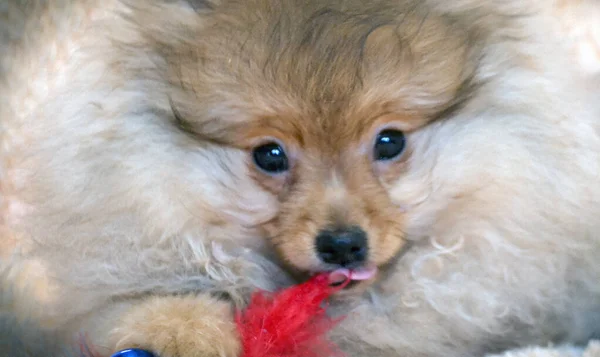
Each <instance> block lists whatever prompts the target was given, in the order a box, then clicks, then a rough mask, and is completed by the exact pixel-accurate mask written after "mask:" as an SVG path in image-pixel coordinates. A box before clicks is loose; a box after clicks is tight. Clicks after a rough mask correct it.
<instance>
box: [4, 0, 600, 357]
mask: <svg viewBox="0 0 600 357" xmlns="http://www.w3.org/2000/svg"><path fill="white" fill-rule="evenodd" d="M565 6H566V7H565ZM571 6H574V7H573V8H571ZM579 6H581V7H579ZM586 6H589V7H590V8H593V7H594V6H596V5H595V4H594V2H593V1H589V2H584V1H574V2H569V1H549V0H539V1H537V0H506V1H480V0H456V1H451V2H450V1H446V0H427V1H410V0H394V1H391V0H390V1H385V0H381V1H378V2H373V3H372V4H371V3H370V2H369V3H368V4H365V2H363V1H323V0H314V1H300V0H297V1H289V2H272V1H261V0H247V1H234V0H222V1H218V0H217V1H202V0H188V1H175V0H173V1H171V0H168V1H167V0H165V1H154V2H148V1H145V0H123V1H119V0H79V1H67V0H46V1H35V2H21V1H11V0H0V11H1V13H0V16H1V17H0V41H2V42H1V43H2V52H1V54H0V143H1V147H0V150H1V152H0V234H1V236H0V259H1V261H0V262H1V267H0V268H1V273H2V287H3V291H6V290H10V291H11V294H10V296H9V297H7V298H6V299H3V302H2V306H1V309H2V311H3V312H4V313H6V314H7V316H10V318H12V317H13V316H16V317H17V320H19V321H27V322H29V323H33V324H34V326H36V327H37V328H39V329H40V330H41V331H43V332H42V333H46V332H47V333H48V334H50V336H52V339H54V340H61V341H63V342H64V343H65V344H69V343H74V342H73V341H74V340H75V339H76V337H77V336H79V334H80V333H85V334H86V335H87V336H88V337H89V338H90V341H91V342H92V343H93V344H94V345H95V346H96V347H97V348H98V349H99V350H101V351H102V352H103V353H106V354H108V353H110V352H113V351H114V350H115V349H117V348H118V347H122V346H121V344H119V342H120V341H121V342H122V341H130V342H132V343H135V344H136V345H138V346H140V347H146V348H150V349H152V350H154V351H155V352H158V353H162V356H164V357H175V356H179V357H194V356H207V355H221V356H234V355H235V353H236V351H237V350H236V343H237V340H236V337H235V336H233V335H231V334H226V335H223V333H222V331H223V329H225V330H227V329H228V326H230V325H229V324H230V323H231V322H232V321H231V316H230V314H228V313H227V312H223V313H222V314H221V313H219V309H221V307H222V306H225V305H226V303H225V302H229V303H230V304H231V305H232V306H235V307H240V306H243V305H244V304H245V303H246V299H247V298H248V294H249V292H250V291H252V290H254V289H255V288H264V289H269V290H272V289H275V288H278V287H283V286H287V285H289V284H290V283H291V282H293V281H294V280H293V279H292V278H291V277H290V275H293V276H295V275H296V273H298V272H301V273H302V272H305V271H306V270H312V269H318V268H319V263H318V262H317V261H316V260H315V258H314V252H313V249H312V245H313V243H312V238H313V233H314V231H315V230H316V229H317V228H319V226H320V225H322V224H324V223H325V221H326V219H325V218H324V217H325V216H326V215H325V214H324V213H327V212H328V211H327V210H328V207H329V206H330V205H332V202H333V203H336V202H337V204H338V206H343V207H348V208H349V210H350V211H351V212H349V213H348V217H345V218H348V219H354V220H356V221H359V223H360V224H361V225H364V226H367V227H368V231H369V234H370V240H371V241H370V243H371V244H372V247H373V254H374V256H375V258H373V259H374V263H375V264H377V265H379V266H380V272H381V274H380V276H379V277H378V280H377V281H376V282H374V283H373V284H371V285H369V284H364V285H361V286H359V287H358V288H357V289H355V290H352V291H348V292H347V293H345V294H344V296H340V299H339V300H338V301H337V303H336V304H335V306H333V309H332V313H347V314H348V318H347V319H346V320H344V323H343V324H341V325H340V326H339V328H338V329H337V330H336V331H335V333H334V334H333V336H332V337H333V338H334V339H335V340H336V341H337V342H338V343H340V345H341V346H342V347H343V348H344V349H345V350H346V351H347V353H348V355H349V356H350V357H353V356H381V357H386V356H390V357H394V356H403V357H418V356H447V357H453V356H457V357H458V356H461V357H469V356H480V355H483V354H485V353H494V352H499V351H503V350H504V349H506V348H512V347H518V346H527V345H535V344H540V345H546V344H547V343H548V342H556V343H562V342H565V343H573V344H583V343H586V342H587V341H588V340H589V339H590V338H591V337H593V336H597V335H598V334H600V323H599V322H598V321H600V299H599V297H600V284H598V281H599V278H600V265H599V264H598V263H597V260H598V259H597V256H598V253H600V236H599V233H598V232H599V231H600V220H598V218H597V217H598V216H599V213H600V185H598V184H597V183H598V179H599V177H600V135H599V134H600V120H599V118H600V114H599V108H598V107H599V105H598V101H597V93H598V83H599V80H598V77H597V73H596V72H594V66H593V56H592V55H589V51H588V52H585V51H583V52H581V51H577V49H576V48H575V47H576V46H575V47H574V46H573V42H569V41H570V40H569V37H564V36H563V34H564V33H565V30H564V28H563V25H564V26H567V27H569V24H570V23H571V24H572V22H570V21H566V22H562V19H563V18H564V17H563V16H562V15H563V14H568V15H569V16H573V17H575V18H579V17H581V18H585V17H586V16H587V14H590V13H591V12H589V11H583V10H581V9H582V8H585V7H586ZM328 7H329V8H328ZM557 9H560V11H559V10H557ZM565 9H568V10H569V11H567V10H565ZM570 9H574V10H573V11H572V12H571V10H570ZM576 14H580V15H576ZM346 16H349V17H348V18H349V19H350V20H347V22H345V21H346V20H344V19H346ZM278 19H279V20H281V21H279V22H278V21H277V20H278ZM380 19H383V20H382V21H384V22H385V21H390V23H391V24H392V26H391V27H385V26H383V27H381V29H382V31H381V32H378V31H375V32H373V37H371V39H372V42H370V41H367V38H368V36H367V37H365V39H364V41H363V42H358V43H357V42H356V41H357V38H358V39H361V41H362V37H360V35H365V36H366V34H371V33H370V32H369V31H367V30H368V29H369V26H370V25H371V24H376V25H381V24H380V22H379V20H380ZM217 20H218V21H217ZM309 20H310V21H314V23H311V22H310V21H309ZM336 21H339V23H338V22H336ZM577 23H578V24H579V25H581V26H585V24H588V25H587V26H585V27H586V28H587V30H586V31H591V32H592V33H597V27H596V30H594V22H593V21H581V22H577ZM332 24H338V25H340V24H341V25H340V26H338V27H335V30H336V31H339V32H335V31H332V30H331V27H330V26H333V25H332ZM365 24H366V25H369V26H366V27H360V26H358V25H361V26H362V25H365ZM357 26H358V27H357ZM394 26H398V27H397V28H398V29H399V30H398V31H400V32H399V33H396V32H394V28H395V27H394ZM569 28H570V27H569ZM273 29H275V30H273ZM300 30H302V31H306V32H299V31H300ZM286 31H289V32H286ZM361 31H362V32H361ZM594 31H596V32H594ZM572 33H573V34H574V35H573V36H574V37H573V38H579V37H577V32H576V31H575V32H572ZM302 35H306V36H305V37H306V38H305V40H306V41H305V42H303V41H301V40H302V38H301V37H302ZM309 35H310V36H309ZM396 35H399V36H400V40H398V42H393V41H395V40H394V39H395V38H396V37H395V36H396ZM290 38H293V39H294V41H296V42H292V43H293V44H294V45H295V46H297V47H292V49H294V51H292V52H289V53H288V52H285V50H286V49H287V48H286V46H285V45H286V43H288V42H287V41H288V40H289V39H290ZM346 40H347V41H346ZM290 41H291V40H290ZM345 41H346V42H345ZM361 43H363V44H365V53H364V54H365V56H366V57H364V58H363V57H361V56H358V55H357V53H360V54H361V55H362V54H363V53H362V52H360V51H357V49H358V48H357V47H355V46H359V44H361ZM391 43H393V44H398V43H399V44H401V46H400V45H399V46H400V48H401V51H400V52H395V51H396V50H397V48H395V47H394V46H392V45H390V44H391ZM592 43H593V41H592ZM305 44H308V45H307V47H303V46H304V45H305ZM353 46H354V47H353ZM331 48H334V49H336V51H338V52H331V51H327V50H328V49H331ZM300 50H306V51H305V52H303V51H300ZM278 51H279V52H278ZM331 53H333V54H336V55H335V56H333V57H332V58H330V57H328V55H330V54H331ZM586 53H587V55H586ZM398 54H401V55H402V56H401V59H402V61H400V60H397V57H396V55H398ZM581 54H583V56H579V55H581ZM353 56H354V57H353ZM578 56H579V57H578ZM365 59H367V60H365ZM590 59H592V60H590ZM350 60H353V61H354V60H356V63H354V62H351V61H350ZM363 60H365V61H366V62H365V63H366V64H365V67H366V69H365V76H363V77H360V76H359V77H356V76H354V74H353V72H352V70H354V69H355V67H356V66H359V65H363V62H361V61H363ZM580 60H581V61H580ZM357 63H358V64H357ZM582 63H583V64H584V65H581V64H582ZM590 63H591V64H590ZM276 69H277V70H276ZM300 70H302V71H300ZM361 70H362V67H361ZM359 79H363V80H364V81H362V82H361V81H359ZM463 84H465V85H464V86H463ZM466 84H468V85H466ZM350 94H352V95H350ZM381 102H385V103H386V105H387V106H385V109H386V110H390V111H392V112H393V113H392V114H393V115H392V116H391V117H386V118H385V120H386V121H389V122H393V123H394V124H395V125H398V126H402V129H405V130H406V132H407V142H408V145H409V146H408V150H407V152H406V154H405V155H404V156H403V160H401V161H400V162H398V163H397V165H395V166H393V167H391V168H389V167H388V168H386V169H385V170H383V171H381V172H379V171H378V173H377V175H375V174H374V173H373V172H372V167H371V166H370V163H368V162H366V159H365V158H364V157H358V159H356V160H355V161H352V160H351V159H352V157H350V158H347V157H346V156H345V155H349V154H350V153H353V152H355V151H352V150H354V147H351V145H350V144H353V143H354V144H357V145H359V144H364V141H361V140H362V139H361V140H359V139H356V137H359V136H360V137H361V138H362V137H363V136H365V135H367V134H365V133H363V132H362V130H366V129H365V128H370V127H371V125H375V124H372V123H371V122H367V121H366V118H367V117H369V115H375V114H377V115H379V114H381V112H380V111H381V110H382V108H381V106H378V105H379V104H380V103H381ZM340 103H343V104H345V105H340ZM374 103H375V104H374ZM346 104H347V105H346ZM376 104H377V105H376ZM376 107H377V108H376ZM174 108H176V109H177V112H175V111H174V110H173V109H174ZM336 113H346V114H347V115H346V116H342V115H339V116H338V115H335V114H336ZM348 113H349V114H348ZM325 114H327V115H325ZM358 114H360V115H358ZM319 115H322V116H319ZM181 117H183V118H184V119H186V120H185V121H183V122H182V121H181V120H179V119H181ZM317 117H318V118H326V119H323V121H319V120H317V119H315V118H317ZM265 118H266V119H265ZM273 118H275V119H276V120H275V121H277V122H279V123H282V125H281V126H282V128H281V130H282V131H284V132H285V133H286V135H283V138H282V140H283V139H286V140H287V139H289V138H290V137H291V136H292V135H290V134H289V132H290V131H291V130H292V129H293V130H296V129H298V128H299V131H300V132H301V135H300V139H298V142H299V143H300V144H298V145H297V146H298V147H299V148H298V152H299V154H298V157H302V158H307V157H309V158H310V159H311V160H313V161H312V162H311V163H310V164H307V165H305V166H304V167H305V168H306V170H299V171H300V172H299V173H298V175H299V176H298V180H297V181H298V182H302V183H305V185H304V186H302V185H301V186H293V189H290V190H287V191H286V190H283V191H282V187H284V186H283V184H282V183H281V182H278V181H277V180H270V179H265V178H261V177H260V175H257V173H256V171H255V170H254V168H253V166H252V165H251V164H249V159H248V156H249V155H248V149H249V148H248V147H238V143H243V145H250V142H245V141H244V140H250V139H252V138H254V137H256V136H264V135H267V133H266V132H265V128H264V127H265V125H262V124H261V123H262V122H261V120H263V119H264V120H267V119H270V120H271V121H270V122H269V123H270V124H269V125H267V126H272V125H273ZM259 119H260V120H259ZM247 124H251V125H247ZM324 128H329V129H331V130H342V129H347V130H348V132H347V133H346V132H344V133H345V134H344V135H340V136H339V137H338V136H336V137H335V138H334V139H335V140H332V138H331V137H329V136H327V135H324V133H327V131H324ZM342 131H343V130H342ZM336 133H337V132H336ZM268 134H269V135H271V134H273V133H268ZM346 134H347V135H346ZM363 134H364V135H363ZM361 135H362V136H361ZM238 139H239V140H238ZM250 141H251V140H250ZM367 141H368V140H367ZM346 144H348V146H346ZM239 145H242V144H239ZM303 145H304V146H303ZM306 148H310V149H311V150H314V152H309V153H308V154H310V155H308V154H306V152H304V156H303V155H301V154H302V153H303V152H302V149H306ZM317 149H319V150H317ZM321 149H322V150H321ZM315 152H316V153H315ZM338 157H340V158H341V157H344V160H345V161H344V163H343V164H340V163H338V162H335V160H333V161H334V162H335V165H331V166H330V167H328V166H327V165H325V164H324V163H323V162H321V161H319V160H321V159H323V158H327V159H331V158H338ZM338 164H339V165H338ZM338 166H342V167H344V168H346V171H345V172H344V174H343V175H342V174H340V175H337V174H336V175H331V177H329V176H323V177H325V179H322V176H320V174H321V172H320V171H319V170H325V169H329V168H331V167H336V168H337V167H338ZM349 168H355V170H354V171H352V170H349ZM311 170H315V171H311ZM325 171H326V170H325ZM342 171H343V170H342ZM373 171H375V170H373ZM286 184H287V183H286ZM336 200H337V201H336ZM274 222H275V223H276V224H273V223H274ZM387 227H392V228H393V229H388V231H385V232H383V231H384V230H385V229H386V228H387ZM265 237H267V238H274V239H265ZM288 273H292V274H288ZM190 299H191V300H192V301H193V302H190ZM224 301H225V302H224ZM186 307H187V308H190V309H192V310H193V311H191V312H189V313H188V312H186V311H185V310H182V309H185V308H186ZM225 310H226V309H225ZM206 311H209V314H210V316H211V317H210V318H207V317H206V316H207V315H206V314H205V313H204V312H206ZM198 314H199V315H200V316H202V317H203V318H196V319H194V318H193V317H194V316H198ZM188 317H192V318H190V319H189V320H186V318H188ZM183 320H185V322H184V325H185V326H186V328H185V329H182V321H183ZM10 321H13V320H10ZM142 322H143V323H144V326H145V328H146V329H147V330H146V332H144V333H139V331H140V330H139V329H138V328H137V327H136V326H139V324H140V323H142ZM156 328H160V332H161V333H162V334H163V335H162V337H163V338H158V337H157V334H156V333H155V332H156V331H157V330H156ZM153 331H154V332H153ZM189 331H198V332H197V333H196V334H190V333H189ZM227 336H228V337H227ZM128 338H129V340H128ZM36 341H38V342H36ZM209 342H210V343H209ZM29 343H32V344H36V343H39V340H36V339H32V340H31V341H29ZM206 346H209V347H206ZM36 347H37V346H36ZM204 347H206V349H204Z"/></svg>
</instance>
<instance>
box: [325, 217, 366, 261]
mask: <svg viewBox="0 0 600 357" xmlns="http://www.w3.org/2000/svg"><path fill="white" fill-rule="evenodd" d="M316 243H317V252H318V254H319V257H320V258H321V260H322V261H323V262H325V263H328V264H336V265H341V266H343V267H352V266H355V265H358V264H360V263H362V262H364V261H365V259H366V258H367V234H366V233H365V231H363V230H362V229H360V228H358V227H350V228H345V229H338V230H322V231H321V232H319V234H318V235H317V241H316Z"/></svg>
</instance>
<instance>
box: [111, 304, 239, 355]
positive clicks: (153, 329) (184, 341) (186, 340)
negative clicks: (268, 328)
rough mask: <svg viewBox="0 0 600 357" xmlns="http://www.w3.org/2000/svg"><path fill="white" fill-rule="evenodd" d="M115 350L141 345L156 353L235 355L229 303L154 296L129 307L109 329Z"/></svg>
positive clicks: (236, 341)
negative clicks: (111, 329) (115, 325)
mask: <svg viewBox="0 0 600 357" xmlns="http://www.w3.org/2000/svg"><path fill="white" fill-rule="evenodd" d="M111 340H112V341H113V342H114V343H113V346H115V347H116V350H121V349H126V348H141V349H145V350H148V351H151V352H153V353H155V354H156V355H157V356H159V357H237V356H238V355H239V353H240V342H239V335H238V333H237V329H236V326H235V323H234V319H233V313H232V310H231V307H230V306H229V305H228V304H226V303H224V302H221V301H217V300H215V299H213V298H211V297H210V296H207V295H200V296H186V297H153V298H150V299H148V300H145V301H144V302H142V303H140V304H138V305H135V306H134V307H132V308H131V309H130V310H129V311H128V312H127V313H126V314H125V315H124V316H123V318H122V319H121V322H120V325H119V326H118V327H117V328H115V329H114V330H113V331H112V333H111Z"/></svg>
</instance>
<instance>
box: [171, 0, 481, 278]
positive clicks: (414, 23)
mask: <svg viewBox="0 0 600 357" xmlns="http://www.w3.org/2000/svg"><path fill="white" fill-rule="evenodd" d="M379 5H381V6H377V7H372V8H371V7H369V5H364V4H362V2H359V1H357V2H355V3H354V4H352V2H348V3H347V4H346V5H345V6H346V8H344V9H342V8H341V7H340V6H341V5H339V4H338V5H336V4H333V5H331V4H330V6H329V7H325V6H324V5H322V4H321V2H319V1H314V2H312V1H311V2H289V3H288V2H285V3H282V4H279V3H277V4H274V3H272V2H266V1H265V2H262V1H250V2H245V3H244V4H237V5H235V4H229V5H228V6H223V9H222V10H219V9H218V8H217V9H216V10H214V12H210V13H209V15H207V17H206V20H205V21H206V22H205V23H204V25H203V26H202V31H203V32H202V36H201V38H200V39H198V42H197V43H194V44H193V45H191V44H187V47H186V48H188V49H187V50H186V49H180V50H179V51H177V50H175V51H171V52H172V53H173V55H172V57H171V58H172V59H173V63H175V65H174V66H173V68H175V70H174V71H173V73H175V77H176V78H177V81H178V83H179V84H181V88H182V89H184V90H183V91H182V92H181V93H180V95H179V96H178V97H175V100H174V108H175V112H176V114H177V115H176V118H177V121H178V122H179V123H180V124H181V126H182V127H184V128H185V129H186V130H188V131H190V132H191V133H193V134H194V135H200V136H202V137H203V138H204V139H207V140H213V141H216V142H218V143H221V144H225V145H230V146H234V147H237V148H239V149H241V150H243V152H244V153H245V155H246V157H247V164H248V165H249V167H250V172H251V173H252V174H251V176H252V179H253V180H256V181H257V182H258V184H259V185H260V187H262V190H264V194H266V195H270V196H273V197H275V198H276V199H277V202H278V207H277V209H276V214H275V215H274V216H273V218H272V219H271V220H270V221H269V222H267V223H265V224H264V225H263V226H264V228H265V229H266V230H267V232H268V235H269V236H270V239H271V241H272V243H273V244H274V246H275V247H276V248H277V250H278V251H279V252H280V254H281V256H282V258H283V259H284V261H286V262H287V263H289V265H290V266H291V267H292V268H293V269H295V270H297V271H300V272H305V273H313V272H319V271H334V270H337V271H339V272H341V273H343V274H345V275H350V276H351V277H352V278H353V279H355V280H370V278H372V277H374V276H375V274H376V272H377V268H378V267H381V266H383V265H385V264H386V263H387V262H389V261H390V259H392V258H393V257H394V256H395V255H396V254H397V253H398V252H399V250H400V249H401V248H402V246H403V244H404V241H405V237H404V234H403V228H404V227H403V207H402V206H401V205H400V204H398V201H397V200H395V199H394V197H393V196H392V195H391V194H390V191H391V189H392V188H393V187H394V185H396V184H397V183H398V182H399V180H401V179H402V176H403V174H404V173H405V171H407V170H409V168H410V165H411V145H412V143H411V135H412V133H414V132H416V131H418V130H420V129H421V128H423V127H424V126H426V125H429V124H430V123H431V122H434V121H435V120H437V119H439V118H441V117H443V116H444V114H445V113H447V112H449V111H451V110H452V109H454V108H456V107H458V106H459V105H460V103H461V101H462V100H463V99H465V98H466V97H467V96H468V89H469V87H470V84H471V83H470V82H469V80H470V78H471V77H470V76H471V74H472V72H473V67H474V63H473V61H472V60H471V55H472V53H473V51H472V48H471V46H469V45H468V43H469V35H468V33H467V31H466V30H464V29H463V28H461V27H460V26H458V25H457V24H456V23H454V22H451V21H449V20H448V19H445V18H443V17H441V16H440V17H436V16H435V15H433V14H431V13H429V12H428V11H426V9H419V7H418V6H417V7H415V6H414V4H413V5H412V6H411V7H410V8H409V7H402V6H401V5H398V4H396V5H394V6H383V4H379ZM337 7H340V8H337ZM249 9H252V11H249ZM189 48H193V49H194V50H189ZM182 51H185V52H182ZM182 58H186V60H182ZM207 108H208V109H207Z"/></svg>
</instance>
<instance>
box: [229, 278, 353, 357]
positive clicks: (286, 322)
mask: <svg viewBox="0 0 600 357" xmlns="http://www.w3.org/2000/svg"><path fill="white" fill-rule="evenodd" d="M349 282H350V279H345V280H344V281H343V282H342V283H341V284H339V285H337V286H335V287H334V286H332V285H331V277H330V275H329V274H327V273H324V274H320V275H316V276H314V277H313V278H311V279H310V280H308V281H307V282H305V283H303V284H300V285H296V286H292V287H290V288H288V289H285V290H282V291H279V292H276V293H274V294H269V293H266V292H256V293H255V294H254V295H253V296H252V299H251V301H250V304H249V305H248V308H247V309H246V310H245V311H243V312H238V314H237V316H236V322H237V326H238V330H239V332H240V335H241V339H242V346H243V352H242V356H241V357H335V356H343V354H342V353H341V351H340V350H338V348H337V346H335V345H334V344H333V343H331V342H330V341H328V340H327V337H326V333H327V332H328V331H329V330H330V329H331V328H332V327H333V326H334V325H335V324H336V323H337V322H338V321H339V319H338V320H332V319H330V318H329V317H328V316H327V315H326V312H325V308H324V306H323V304H324V303H325V301H326V300H327V299H328V298H329V297H330V296H331V295H332V294H333V293H335V292H336V291H339V290H340V289H343V288H344V286H346V285H347V284H348V283H349Z"/></svg>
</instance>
